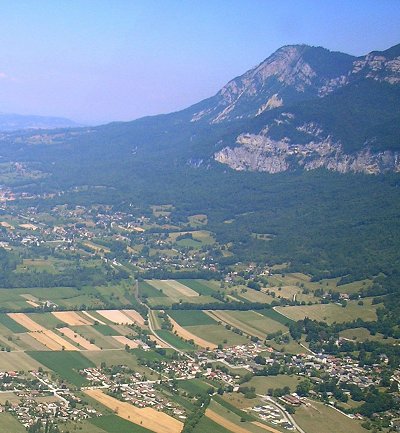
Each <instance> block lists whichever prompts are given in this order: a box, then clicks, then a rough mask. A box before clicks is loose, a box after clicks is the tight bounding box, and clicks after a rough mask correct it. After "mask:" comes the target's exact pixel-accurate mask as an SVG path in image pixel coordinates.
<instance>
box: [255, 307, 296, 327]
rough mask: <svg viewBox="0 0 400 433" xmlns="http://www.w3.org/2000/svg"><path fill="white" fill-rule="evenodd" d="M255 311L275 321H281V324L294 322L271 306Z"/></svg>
mask: <svg viewBox="0 0 400 433" xmlns="http://www.w3.org/2000/svg"><path fill="white" fill-rule="evenodd" d="M257 313H260V314H262V315H263V316H265V317H269V318H270V319H272V320H275V321H276V322H279V323H281V324H282V325H285V326H286V325H290V324H291V323H293V322H294V320H292V319H289V318H288V317H284V316H282V314H280V313H278V312H277V311H275V310H274V309H272V308H265V309H264V310H257Z"/></svg>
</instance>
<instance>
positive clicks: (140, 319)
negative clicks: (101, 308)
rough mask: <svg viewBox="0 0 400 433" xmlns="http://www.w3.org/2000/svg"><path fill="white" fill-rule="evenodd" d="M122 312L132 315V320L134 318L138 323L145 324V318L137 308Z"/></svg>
mask: <svg viewBox="0 0 400 433" xmlns="http://www.w3.org/2000/svg"><path fill="white" fill-rule="evenodd" d="M122 312H123V313H124V314H125V315H126V316H128V317H130V318H131V319H132V320H134V321H135V322H136V323H137V324H138V325H140V326H144V319H143V317H142V316H141V315H140V314H139V313H138V312H137V311H135V310H122Z"/></svg>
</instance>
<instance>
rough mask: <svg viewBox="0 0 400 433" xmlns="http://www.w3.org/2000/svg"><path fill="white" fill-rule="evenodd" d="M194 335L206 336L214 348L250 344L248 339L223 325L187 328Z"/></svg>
mask: <svg viewBox="0 0 400 433" xmlns="http://www.w3.org/2000/svg"><path fill="white" fill-rule="evenodd" d="M185 329H186V330H187V331H188V332H189V333H191V334H192V335H196V336H199V337H200V338H201V336H206V337H207V341H210V342H211V343H213V344H214V346H218V344H222V345H224V346H235V345H237V344H244V343H248V339H247V338H246V337H244V336H242V335H239V334H236V333H234V332H232V331H229V330H228V329H226V328H225V327H224V326H223V325H201V326H188V327H186V328H185Z"/></svg>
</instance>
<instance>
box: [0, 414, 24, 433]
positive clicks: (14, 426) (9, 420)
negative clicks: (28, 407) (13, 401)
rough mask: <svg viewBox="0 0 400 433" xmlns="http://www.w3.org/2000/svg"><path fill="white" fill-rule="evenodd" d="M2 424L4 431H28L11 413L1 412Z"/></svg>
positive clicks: (20, 432) (19, 432) (0, 422)
mask: <svg viewBox="0 0 400 433" xmlns="http://www.w3.org/2000/svg"><path fill="white" fill-rule="evenodd" d="M0 425H1V431H2V432H5V433H6V432H10V433H11V432H12V433H26V429H25V428H24V427H23V426H22V424H21V423H20V422H18V421H17V420H16V419H15V418H14V417H13V416H12V415H11V414H9V413H0Z"/></svg>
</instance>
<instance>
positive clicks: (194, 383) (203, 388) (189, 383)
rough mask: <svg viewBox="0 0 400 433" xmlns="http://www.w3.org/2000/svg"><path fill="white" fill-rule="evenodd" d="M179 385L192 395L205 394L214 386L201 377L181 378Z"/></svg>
mask: <svg viewBox="0 0 400 433" xmlns="http://www.w3.org/2000/svg"><path fill="white" fill-rule="evenodd" d="M178 386H179V388H180V389H183V390H184V391H186V392H188V393H189V394H191V395H198V394H205V393H207V392H208V390H209V389H210V388H213V386H212V385H209V384H208V383H206V382H204V381H202V380H200V379H189V380H180V381H179V383H178Z"/></svg>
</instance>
